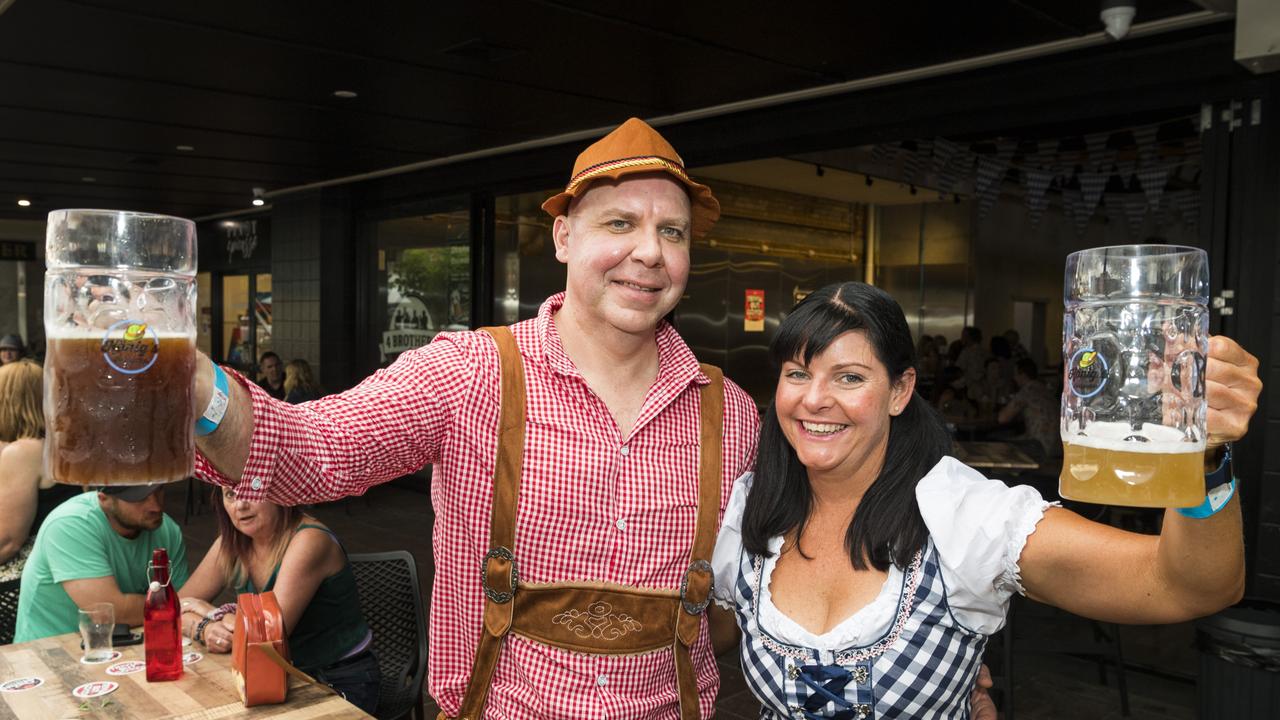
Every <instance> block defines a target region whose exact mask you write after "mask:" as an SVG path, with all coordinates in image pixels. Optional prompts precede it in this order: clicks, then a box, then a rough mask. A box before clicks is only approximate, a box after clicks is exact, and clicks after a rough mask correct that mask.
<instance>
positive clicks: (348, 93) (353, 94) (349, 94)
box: [333, 90, 357, 100]
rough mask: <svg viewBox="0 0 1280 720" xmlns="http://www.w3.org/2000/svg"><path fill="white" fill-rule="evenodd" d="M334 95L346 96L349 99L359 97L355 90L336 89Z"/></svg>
mask: <svg viewBox="0 0 1280 720" xmlns="http://www.w3.org/2000/svg"><path fill="white" fill-rule="evenodd" d="M333 96H334V97H340V98H344V99H347V100H350V99H351V98H353V97H357V95H356V92H355V91H354V90H334V91H333Z"/></svg>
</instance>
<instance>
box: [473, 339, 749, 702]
mask: <svg viewBox="0 0 1280 720" xmlns="http://www.w3.org/2000/svg"><path fill="white" fill-rule="evenodd" d="M483 330H484V331H485V332H487V333H489V334H490V335H492V336H493V339H494V341H495V342H496V343H497V345H498V357H499V359H500V361H501V366H502V411H501V415H500V419H499V421H498V427H499V435H498V455H497V462H496V464H495V467H494V478H493V509H492V520H491V523H490V527H489V544H490V547H491V549H490V550H489V552H488V554H487V555H486V556H485V558H484V561H483V565H482V568H481V572H482V578H483V580H482V582H483V585H484V594H485V605H484V631H483V632H482V633H481V636H480V645H479V647H478V648H477V649H476V657H475V662H474V664H473V665H472V668H471V680H470V682H469V683H468V684H467V694H466V696H465V697H464V698H463V701H462V708H461V711H460V712H459V715H458V719H459V720H478V719H479V718H480V717H481V714H482V713H483V710H484V704H485V700H486V698H487V696H488V693H489V686H490V684H491V682H492V679H493V672H494V668H495V667H496V666H497V663H498V655H499V653H501V651H502V644H503V639H504V638H505V637H506V636H507V633H515V634H517V635H520V636H523V637H525V638H528V639H530V640H533V641H535V642H538V643H542V644H544V645H550V646H552V647H558V648H562V649H565V650H571V651H573V652H581V653H589V654H595V655H636V654H640V653H648V652H653V651H656V650H660V649H662V648H664V647H670V648H671V649H672V650H673V652H674V653H675V663H676V684H677V686H678V688H679V691H680V718H681V720H696V719H697V718H698V717H699V713H698V686H697V681H696V677H695V675H694V669H693V662H692V660H691V659H690V655H689V649H690V647H692V645H693V643H694V642H695V641H696V640H697V639H698V633H699V631H700V630H701V624H702V614H703V612H704V611H705V610H706V608H707V605H708V603H709V602H710V600H711V585H712V573H711V562H710V560H711V551H712V548H713V546H714V543H715V533H716V521H717V518H718V516H719V511H720V463H721V458H720V452H721V451H720V433H721V429H722V427H723V424H724V422H723V421H724V390H723V389H724V378H723V376H722V375H721V373H720V370H719V369H718V368H715V367H712V366H710V365H703V366H702V370H703V372H704V373H705V374H706V375H707V377H709V378H711V382H710V383H708V384H707V385H705V386H703V387H702V388H701V390H700V404H701V414H700V418H699V421H700V423H701V425H700V430H699V432H700V437H699V446H700V451H701V456H700V458H699V466H698V467H699V472H698V511H697V525H696V529H695V530H694V536H693V548H692V550H691V551H690V553H689V566H688V569H686V570H685V574H684V579H683V581H682V582H681V584H680V589H679V590H678V591H677V590H660V589H651V588H638V587H627V586H623V585H615V584H611V583H605V582H599V583H590V582H564V583H548V584H540V583H529V582H522V581H520V579H519V577H518V573H519V563H518V561H517V556H516V553H515V550H516V547H515V539H516V502H517V499H518V498H519V495H520V473H521V469H522V459H523V455H524V426H525V393H524V391H525V383H524V366H523V363H522V361H521V359H520V351H519V349H518V348H517V347H516V343H515V338H513V337H512V335H511V331H510V330H509V329H508V328H505V327H497V328H483Z"/></svg>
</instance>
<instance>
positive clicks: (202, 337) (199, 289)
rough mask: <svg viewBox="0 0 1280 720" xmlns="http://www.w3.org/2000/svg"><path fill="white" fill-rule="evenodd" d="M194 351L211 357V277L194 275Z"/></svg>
mask: <svg viewBox="0 0 1280 720" xmlns="http://www.w3.org/2000/svg"><path fill="white" fill-rule="evenodd" d="M196 318H197V320H196V349H197V350H199V351H200V352H202V353H204V354H205V355H208V356H209V357H213V277H212V276H211V275H210V273H207V272H202V273H199V274H197V275H196Z"/></svg>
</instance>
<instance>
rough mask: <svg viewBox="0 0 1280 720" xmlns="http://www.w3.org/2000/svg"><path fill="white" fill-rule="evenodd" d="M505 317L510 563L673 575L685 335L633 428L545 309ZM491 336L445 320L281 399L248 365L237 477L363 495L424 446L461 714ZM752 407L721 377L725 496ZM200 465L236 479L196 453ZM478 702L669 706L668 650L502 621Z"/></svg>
mask: <svg viewBox="0 0 1280 720" xmlns="http://www.w3.org/2000/svg"><path fill="white" fill-rule="evenodd" d="M563 302H564V296H563V295H556V296H553V297H551V298H550V299H548V300H547V301H546V302H545V303H544V304H543V305H542V308H541V310H540V311H539V313H538V317H537V318H534V319H532V320H527V321H525V322H521V323H518V324H516V325H515V326H513V328H512V330H513V332H514V334H515V338H516V342H517V343H518V345H519V347H520V351H521V354H522V356H523V357H524V369H525V383H526V386H527V387H526V396H527V400H526V402H527V408H526V412H527V423H526V441H525V454H524V474H523V476H522V478H521V481H520V500H519V510H518V513H517V524H516V546H515V548H514V550H515V555H516V558H517V562H519V564H520V579H521V580H522V581H523V580H527V581H530V582H537V583H551V582H565V581H581V580H586V581H591V580H594V581H606V582H611V583H617V584H621V585H631V586H637V587H648V588H663V589H675V588H678V587H679V583H680V580H681V577H682V575H683V572H684V569H685V567H686V566H687V565H688V557H689V549H690V547H691V546H692V545H693V532H694V524H695V508H696V506H697V502H698V424H699V421H698V417H699V414H698V411H699V400H698V387H699V386H701V385H703V384H705V383H707V382H708V380H707V377H706V375H704V374H703V373H702V372H701V370H700V369H699V367H698V363H697V360H696V359H695V358H694V355H693V353H692V352H691V351H690V350H689V348H688V346H687V345H685V343H684V341H683V340H682V339H681V338H680V336H679V334H678V333H677V332H676V331H675V330H674V329H673V328H672V327H671V326H670V325H667V324H666V323H663V324H662V325H661V327H660V328H659V329H658V330H657V332H656V334H655V338H656V341H657V345H658V359H659V365H658V377H657V379H656V380H655V381H654V383H653V385H652V387H650V388H649V392H648V394H647V395H646V397H645V400H644V405H643V407H642V408H641V410H640V415H639V417H638V419H637V421H636V424H635V427H634V428H633V429H632V431H631V434H630V436H628V437H622V436H621V435H620V433H619V430H618V427H617V425H616V423H614V421H613V419H612V417H611V416H610V414H609V410H608V408H607V407H605V404H604V403H603V402H602V401H601V400H600V398H599V397H597V396H596V394H595V393H593V392H592V391H591V389H590V388H589V387H588V386H587V383H586V381H585V380H584V379H583V377H582V375H581V374H580V373H579V372H578V370H577V369H576V368H575V367H574V364H573V362H572V361H571V360H570V359H569V358H568V356H567V355H565V352H564V348H563V346H562V345H561V343H560V336H559V334H558V333H557V332H556V328H555V324H554V323H553V322H552V315H554V313H555V312H556V311H557V310H558V309H559V308H560V306H561V305H562V304H563ZM499 372H500V371H499V365H498V352H497V348H496V346H495V345H494V343H493V341H492V340H491V339H490V338H489V336H488V335H485V334H483V333H478V332H460V333H442V334H441V335H439V336H437V337H436V338H435V340H434V341H433V342H432V343H431V344H430V345H428V346H426V347H424V348H419V349H416V350H412V351H409V352H406V353H404V354H403V355H401V356H400V358H399V359H398V360H396V362H395V363H394V364H393V365H391V367H389V368H386V369H384V370H379V371H378V372H376V373H375V374H374V375H373V376H371V377H369V378H368V379H366V380H365V381H364V382H362V383H361V384H360V385H358V386H357V387H355V388H352V389H351V390H348V391H347V392H344V393H341V394H338V395H331V396H328V397H325V398H322V399H320V400H317V401H315V402H311V403H307V404H304V405H287V404H285V403H282V402H279V401H277V400H274V399H272V398H270V397H268V396H267V394H266V393H265V392H263V391H262V390H261V388H259V387H257V386H256V385H255V384H254V383H249V382H244V381H243V380H242V379H241V384H242V385H244V386H245V387H246V388H247V389H248V390H249V392H250V393H251V394H252V397H253V414H254V424H255V429H254V436H253V444H252V447H251V449H250V452H249V459H248V461H247V463H246V464H245V467H244V471H243V474H242V480H241V482H240V484H239V485H238V486H237V487H236V493H237V495H239V496H240V497H243V498H245V499H248V500H261V499H264V498H265V499H269V500H271V501H274V502H277V503H281V504H299V503H307V502H316V501H321V500H329V499H333V498H338V497H343V496H346V495H353V494H360V493H363V492H364V491H366V490H368V489H369V487H371V486H373V485H375V484H377V483H380V482H384V481H386V480H390V479H392V478H395V477H399V476H401V475H405V474H407V473H409V472H412V471H414V470H417V469H419V468H421V467H422V466H423V465H425V464H427V463H434V464H435V468H434V473H433V477H432V481H431V501H432V504H433V506H434V508H435V527H434V531H433V536H432V546H433V549H434V551H435V561H436V575H435V583H434V588H433V591H432V593H431V627H430V633H429V637H430V655H429V659H428V687H429V689H430V692H431V695H432V696H433V697H434V698H435V699H436V701H437V702H438V703H439V704H440V707H441V709H442V710H443V711H444V712H445V713H446V714H447V715H450V716H454V715H456V714H457V712H458V709H459V707H460V705H461V703H462V698H463V694H464V692H465V689H466V685H467V680H468V678H469V677H470V675H471V663H472V659H473V655H474V653H475V648H476V645H477V643H478V642H479V639H480V633H481V623H482V620H481V618H482V614H483V608H484V594H483V591H482V589H481V585H480V567H481V560H482V558H483V557H484V555H485V552H486V551H488V549H489V513H490V502H491V499H492V495H493V483H492V477H493V467H494V458H495V454H496V452H497V442H498V435H497V426H498V410H499V387H500V386H499ZM758 429H759V416H758V415H757V411H756V406H755V403H754V402H753V401H752V400H751V398H750V397H748V396H747V394H746V393H745V392H743V390H742V389H741V388H739V387H738V386H737V385H735V384H733V383H731V382H727V381H726V382H725V403H724V433H723V443H724V447H723V452H724V462H723V469H724V470H723V477H722V483H721V489H722V492H721V499H720V509H721V512H723V510H724V507H725V505H726V504H727V503H728V500H729V495H730V492H731V491H732V489H733V482H734V481H735V480H736V479H737V478H738V477H740V476H741V475H742V474H743V473H745V472H747V471H748V470H750V469H751V466H752V464H753V463H754V461H755V451H756V439H757V431H758ZM197 474H199V475H200V476H201V477H203V478H205V479H208V480H211V481H214V482H218V483H220V484H223V485H229V484H232V483H231V481H230V480H229V479H228V478H227V477H225V476H222V475H221V474H219V473H218V472H217V471H216V470H215V469H214V468H213V466H212V465H211V464H210V463H209V462H208V461H207V460H206V459H205V458H204V457H200V458H198V460H197ZM692 657H693V664H694V667H695V670H696V674H697V679H698V690H699V694H700V701H701V702H700V704H701V714H702V716H703V717H710V716H711V714H712V712H713V708H714V702H715V697H716V692H717V691H718V690H719V685H720V678H719V673H718V672H717V670H716V664H715V658H714V653H713V652H712V649H711V642H710V638H709V636H708V633H707V627H706V623H705V622H703V627H702V632H701V634H700V636H699V638H698V642H697V643H696V644H695V645H694V646H693V648H692ZM485 717H487V718H534V717H537V718H553V717H554V718H574V719H580V718H678V717H679V695H678V691H677V687H676V678H675V660H674V657H673V655H672V652H671V650H669V649H664V650H661V651H657V652H654V653H650V654H646V655H641V656H629V657H607V656H593V655H583V654H576V653H570V652H567V651H564V650H559V649H556V648H552V647H548V646H545V645H540V644H537V643H534V642H532V641H530V640H527V639H525V638H522V637H518V636H515V635H510V636H508V637H507V639H506V642H505V645H504V648H503V652H502V655H501V657H500V659H499V661H498V666H497V670H496V672H495V673H494V678H493V686H492V688H491V689H490V691H489V699H488V703H487V706H486V711H485Z"/></svg>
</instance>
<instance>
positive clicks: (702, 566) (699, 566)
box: [680, 558, 715, 615]
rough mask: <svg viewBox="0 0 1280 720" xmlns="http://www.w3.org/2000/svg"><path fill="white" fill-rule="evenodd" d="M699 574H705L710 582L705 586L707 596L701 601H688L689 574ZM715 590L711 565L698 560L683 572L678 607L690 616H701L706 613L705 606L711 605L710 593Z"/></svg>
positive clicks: (700, 559)
mask: <svg viewBox="0 0 1280 720" xmlns="http://www.w3.org/2000/svg"><path fill="white" fill-rule="evenodd" d="M694 572H700V573H706V574H707V575H708V576H710V578H711V582H710V583H708V586H707V594H706V596H705V597H703V598H702V599H701V600H690V599H689V573H694ZM714 589H715V575H714V574H713V572H712V570H711V563H709V562H707V561H706V560H703V559H702V558H698V559H697V560H694V561H693V562H691V563H689V567H688V568H686V569H685V571H684V577H683V578H681V580H680V606H681V607H683V608H684V611H685V612H687V613H689V614H690V615H701V614H702V613H703V612H706V609H707V606H708V605H710V604H711V593H712V591H713V590H714Z"/></svg>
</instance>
